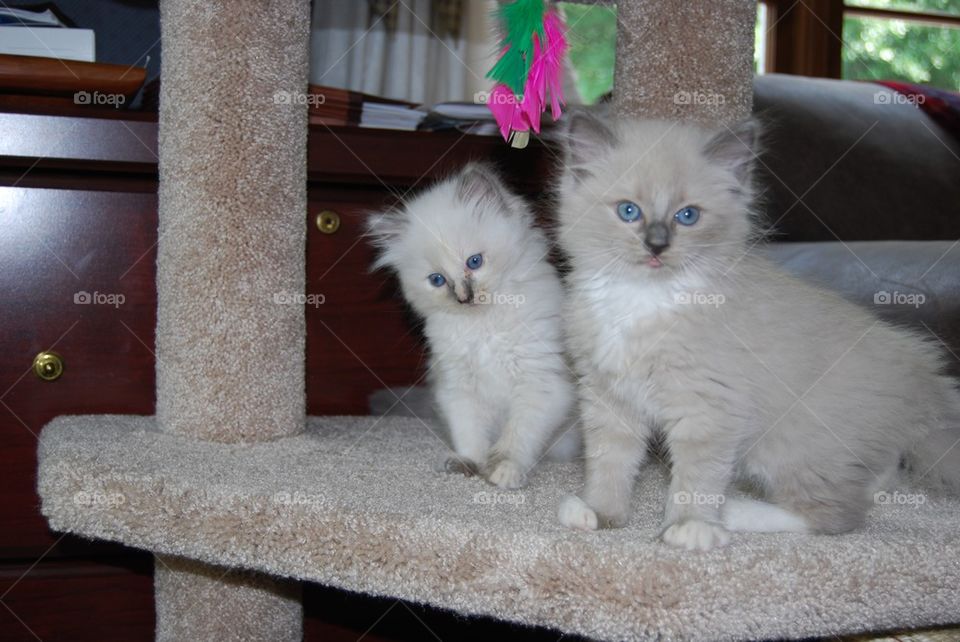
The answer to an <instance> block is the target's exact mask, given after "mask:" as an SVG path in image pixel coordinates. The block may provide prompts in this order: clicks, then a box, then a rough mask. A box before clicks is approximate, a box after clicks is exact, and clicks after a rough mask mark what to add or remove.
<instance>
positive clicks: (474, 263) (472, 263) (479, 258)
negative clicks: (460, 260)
mask: <svg viewBox="0 0 960 642" xmlns="http://www.w3.org/2000/svg"><path fill="white" fill-rule="evenodd" d="M481 265H483V255H482V254H474V255H473V256H471V257H470V258H469V259H467V267H468V268H470V269H471V270H478V269H480V266H481Z"/></svg>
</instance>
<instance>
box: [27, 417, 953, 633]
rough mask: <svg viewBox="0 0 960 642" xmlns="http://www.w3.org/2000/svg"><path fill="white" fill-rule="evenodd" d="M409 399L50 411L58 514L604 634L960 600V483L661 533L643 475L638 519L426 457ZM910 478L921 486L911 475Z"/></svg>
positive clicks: (115, 532)
mask: <svg viewBox="0 0 960 642" xmlns="http://www.w3.org/2000/svg"><path fill="white" fill-rule="evenodd" d="M443 453H444V446H443V444H442V443H441V441H440V439H439V438H437V437H436V435H435V434H433V431H432V429H430V428H428V427H427V426H425V425H424V424H423V423H421V422H420V421H418V420H416V419H410V418H400V417H391V418H386V419H382V420H379V421H378V420H377V419H375V418H371V417H328V418H312V419H310V420H309V421H308V428H307V431H306V432H305V433H303V434H301V435H298V436H295V437H289V438H285V439H280V440H276V441H273V442H269V443H259V444H249V445H226V444H213V443H202V442H197V441H194V440H191V439H188V438H185V437H181V436H178V435H173V434H165V433H161V432H159V431H158V429H157V427H156V424H155V420H154V419H153V418H152V417H132V416H86V417H60V418H57V419H55V420H54V421H53V422H51V423H50V424H49V425H48V426H47V427H46V428H45V429H44V431H43V434H42V437H41V443H40V467H39V482H38V485H39V491H40V496H41V497H42V504H43V505H42V510H43V514H44V515H46V516H47V518H48V519H49V521H50V524H51V527H52V528H54V529H56V530H62V531H69V532H73V533H78V534H81V535H86V536H89V537H97V538H103V539H108V540H115V541H121V542H124V543H126V544H128V545H131V546H136V547H142V548H145V549H149V550H153V551H157V552H159V553H162V554H167V555H176V556H183V557H189V558H193V559H197V560H200V561H204V562H208V563H212V564H219V565H224V566H237V567H241V568H246V569H252V570H258V571H265V572H268V573H273V574H276V575H282V576H290V577H295V578H299V579H304V580H311V581H316V582H320V583H323V584H327V585H332V586H337V587H342V588H346V589H350V590H355V591H362V592H366V593H373V594H379V595H391V596H396V597H400V598H404V599H407V600H412V601H417V602H425V603H430V604H434V605H438V606H441V607H446V608H450V609H455V610H458V611H461V612H466V613H475V614H485V615H492V616H496V617H500V618H504V619H508V620H513V621H517V622H524V623H528V624H535V625H543V626H548V627H553V628H557V629H561V630H563V631H566V632H571V633H580V634H585V635H589V636H594V637H598V638H605V639H642V640H647V639H651V640H652V639H657V640H679V639H697V640H706V639H709V640H736V639H754V638H774V637H792V638H797V637H804V636H815V635H827V634H837V633H854V632H859V631H864V630H873V631H877V630H885V629H905V628H916V627H922V626H932V625H936V624H950V623H956V622H957V621H958V620H960V501H957V500H956V499H943V498H936V497H932V496H925V500H924V502H923V503H922V504H919V505H918V504H917V503H916V502H913V503H910V504H895V503H891V504H887V505H880V506H878V507H877V508H875V509H874V510H873V513H872V515H871V518H870V520H869V523H868V525H867V527H866V528H865V529H864V530H863V531H861V532H857V533H854V534H850V535H845V536H840V537H818V536H802V535H738V536H735V537H734V539H733V542H732V544H731V545H730V546H729V547H727V548H726V549H722V550H719V551H713V552H710V553H705V554H703V553H701V554H693V553H684V552H680V551H675V550H672V549H669V548H666V547H664V546H663V545H661V544H658V543H656V542H655V541H654V535H655V533H656V530H657V526H658V523H659V518H660V511H661V506H662V503H663V500H664V495H665V492H666V489H665V484H664V478H663V475H662V473H661V472H660V471H659V469H657V468H653V467H651V468H649V469H648V470H646V471H645V472H644V473H643V474H642V477H641V480H640V483H639V484H638V489H637V493H636V513H635V516H634V519H633V520H632V522H631V523H630V526H629V527H628V528H625V529H622V530H616V531H605V532H600V533H575V532H569V531H566V530H563V529H561V528H560V527H559V526H558V525H557V523H556V519H555V511H556V506H557V502H558V500H559V499H560V497H561V496H562V495H563V494H564V493H566V492H569V491H571V490H576V489H577V488H578V486H579V483H580V474H581V472H580V466H579V464H552V463H544V464H542V465H541V467H540V468H539V469H538V470H537V471H536V472H535V473H534V474H533V475H532V477H531V480H530V481H531V483H530V486H529V487H528V488H527V489H524V490H522V491H513V492H505V491H501V490H499V489H496V488H494V487H492V486H489V485H487V484H486V483H485V482H483V481H482V480H479V479H476V478H473V479H466V478H463V477H457V476H451V475H446V474H443V473H437V472H434V470H433V468H434V464H435V463H436V462H437V461H439V460H441V459H442V457H443ZM911 492H916V491H911Z"/></svg>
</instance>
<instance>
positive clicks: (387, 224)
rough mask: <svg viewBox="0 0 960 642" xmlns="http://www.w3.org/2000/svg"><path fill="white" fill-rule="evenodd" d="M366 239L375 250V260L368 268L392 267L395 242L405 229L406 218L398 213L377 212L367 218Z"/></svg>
mask: <svg viewBox="0 0 960 642" xmlns="http://www.w3.org/2000/svg"><path fill="white" fill-rule="evenodd" d="M366 228H367V232H366V235H365V236H366V237H367V239H368V240H369V242H370V244H371V245H372V246H373V247H374V248H375V249H376V250H377V258H376V260H375V261H374V262H373V265H371V266H370V269H371V270H379V269H381V268H385V267H393V266H394V264H395V255H394V249H395V246H396V243H397V240H398V239H399V238H400V237H401V236H402V235H403V233H404V231H406V229H407V221H406V217H404V216H403V215H402V214H401V213H400V212H385V213H384V212H379V213H376V214H371V215H369V216H368V217H367V222H366Z"/></svg>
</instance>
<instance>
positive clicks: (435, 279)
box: [427, 272, 447, 288]
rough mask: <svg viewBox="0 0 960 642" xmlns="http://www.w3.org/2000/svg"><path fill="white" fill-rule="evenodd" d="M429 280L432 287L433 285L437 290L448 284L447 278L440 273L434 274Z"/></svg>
mask: <svg viewBox="0 0 960 642" xmlns="http://www.w3.org/2000/svg"><path fill="white" fill-rule="evenodd" d="M427 280H428V281H430V285H432V286H433V287H435V288H439V287H440V286H441V285H443V284H444V283H446V282H447V279H446V277H445V276H443V275H442V274H440V273H439V272H434V273H433V274H431V275H430V276H428V277H427Z"/></svg>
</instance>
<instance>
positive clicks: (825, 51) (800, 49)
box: [770, 0, 844, 78]
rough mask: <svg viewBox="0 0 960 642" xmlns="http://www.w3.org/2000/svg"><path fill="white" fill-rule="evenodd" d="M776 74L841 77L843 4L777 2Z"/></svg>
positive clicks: (822, 0)
mask: <svg viewBox="0 0 960 642" xmlns="http://www.w3.org/2000/svg"><path fill="white" fill-rule="evenodd" d="M770 6H771V7H773V6H775V7H776V9H775V11H776V14H777V16H776V18H775V20H776V22H775V26H774V29H773V31H774V35H775V41H774V43H775V44H774V49H775V53H774V64H773V65H772V66H771V71H774V72H776V73H786V74H797V75H801V76H818V77H824V78H839V77H840V52H841V47H842V45H843V42H842V40H841V35H842V32H843V11H844V6H843V0H804V2H793V1H785V0H775V4H774V3H773V2H771V4H770Z"/></svg>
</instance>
